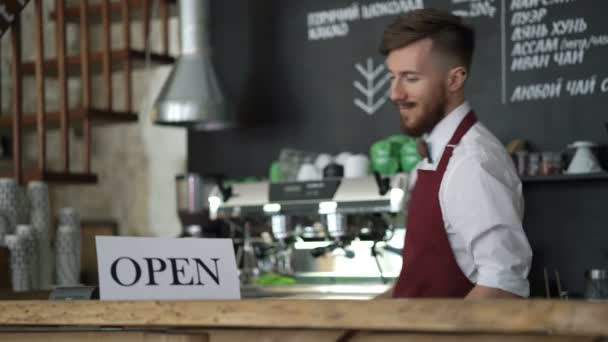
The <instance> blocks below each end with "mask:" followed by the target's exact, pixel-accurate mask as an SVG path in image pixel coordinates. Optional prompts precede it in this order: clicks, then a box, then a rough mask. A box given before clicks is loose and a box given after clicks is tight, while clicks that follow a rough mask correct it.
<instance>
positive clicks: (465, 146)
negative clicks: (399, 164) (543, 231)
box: [406, 102, 532, 297]
mask: <svg viewBox="0 0 608 342" xmlns="http://www.w3.org/2000/svg"><path fill="white" fill-rule="evenodd" d="M470 110H471V107H470V105H469V104H468V103H467V102H464V103H463V104H461V105H460V106H459V107H457V108H456V109H454V110H453V111H452V112H451V113H449V114H448V115H447V116H446V117H445V118H444V119H443V120H442V121H441V122H439V124H437V126H435V128H434V129H433V131H432V132H431V133H430V134H429V135H428V137H426V138H425V139H426V141H427V144H428V146H429V154H430V156H431V158H432V163H430V162H429V161H428V160H427V159H424V160H422V161H421V162H420V163H419V164H418V166H417V169H420V170H435V169H436V168H437V166H438V164H439V160H440V159H441V156H442V154H443V151H444V149H445V146H446V145H447V143H448V141H449V140H450V138H451V137H452V135H453V134H454V132H455V131H456V128H457V127H458V125H459V124H460V122H461V121H462V119H464V117H465V116H466V115H467V113H469V111H470ZM411 179H412V184H411V185H413V183H415V181H416V171H414V172H413V174H412V178H411ZM439 204H440V207H441V212H442V214H443V221H444V223H445V229H446V232H447V236H448V240H449V242H450V245H451V247H452V250H453V252H454V256H455V258H456V262H457V263H458V265H459V266H460V268H461V269H462V272H463V273H464V275H466V276H467V278H468V279H469V280H470V281H471V282H472V283H474V284H477V285H482V286H487V287H492V288H498V289H501V290H504V291H508V292H511V293H514V294H516V295H519V296H522V297H528V296H529V294H530V286H529V283H528V280H527V276H528V272H529V270H530V263H531V261H532V250H531V248H530V244H529V243H528V239H527V237H526V235H525V233H524V230H523V227H522V219H523V214H524V200H523V195H522V187H521V181H520V179H519V177H518V176H517V173H516V171H515V169H514V166H513V162H512V161H511V158H510V157H509V155H508V154H507V152H506V150H505V148H504V147H503V145H502V144H501V143H500V141H498V139H497V138H496V137H495V136H494V135H493V134H492V133H490V132H489V131H488V129H487V128H486V127H484V126H483V125H482V124H481V123H479V122H477V123H476V124H475V125H474V126H473V127H471V129H469V131H468V132H467V133H466V134H465V135H464V136H463V137H462V140H461V141H460V144H458V146H457V147H456V148H454V152H453V155H452V158H451V159H450V162H449V163H448V166H447V169H446V172H445V174H444V176H443V179H442V181H441V186H440V189H439ZM406 229H407V227H406Z"/></svg>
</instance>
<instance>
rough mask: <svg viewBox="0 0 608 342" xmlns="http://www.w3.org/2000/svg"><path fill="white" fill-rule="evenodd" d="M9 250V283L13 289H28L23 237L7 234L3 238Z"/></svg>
mask: <svg viewBox="0 0 608 342" xmlns="http://www.w3.org/2000/svg"><path fill="white" fill-rule="evenodd" d="M4 241H5V242H6V245H7V247H8V249H9V250H10V252H11V283H12V287H13V291H15V292H23V291H30V290H31V289H32V288H31V287H30V284H31V281H30V272H29V269H28V267H29V264H30V262H29V260H28V254H27V250H26V242H25V239H24V237H22V236H19V235H14V234H11V235H7V236H6V237H5V239H4Z"/></svg>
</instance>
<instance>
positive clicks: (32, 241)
mask: <svg viewBox="0 0 608 342" xmlns="http://www.w3.org/2000/svg"><path fill="white" fill-rule="evenodd" d="M17 236H18V237H20V238H23V241H24V246H25V252H26V253H27V256H28V257H27V264H28V266H27V269H28V273H29V280H30V289H32V290H37V289H39V288H40V277H39V274H38V270H39V266H38V260H39V257H38V248H37V246H36V234H35V233H34V228H32V226H30V225H27V224H20V225H17Z"/></svg>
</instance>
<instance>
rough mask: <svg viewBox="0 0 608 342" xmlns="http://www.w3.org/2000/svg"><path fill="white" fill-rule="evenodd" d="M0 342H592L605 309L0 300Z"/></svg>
mask: <svg viewBox="0 0 608 342" xmlns="http://www.w3.org/2000/svg"><path fill="white" fill-rule="evenodd" d="M0 325H1V327H0V329H1V330H0V341H37V340H43V341H45V342H51V341H84V340H90V341H102V340H103V341H104V342H115V341H246V340H250V341H336V340H337V339H338V338H339V337H340V336H341V335H342V334H343V332H344V331H346V330H349V329H357V330H360V332H359V333H358V334H356V335H355V336H353V337H352V339H350V340H351V341H384V340H386V341H462V340H465V341H486V340H492V341H496V340H498V341H512V340H518V341H520V340H523V341H572V340H581V341H597V340H598V338H600V337H606V336H608V303H590V302H583V301H568V302H566V301H545V300H492V301H463V300H421V299H416V300H373V301H345V300H267V299H261V300H240V301H138V302H126V301H125V302H111V301H0Z"/></svg>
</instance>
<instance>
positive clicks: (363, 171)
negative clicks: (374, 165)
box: [344, 154, 369, 178]
mask: <svg viewBox="0 0 608 342" xmlns="http://www.w3.org/2000/svg"><path fill="white" fill-rule="evenodd" d="M368 170H369V158H367V156H366V155H364V154H355V155H352V156H350V157H349V158H348V159H347V160H346V164H345V165H344V177H345V178H359V177H365V176H367V175H368Z"/></svg>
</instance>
